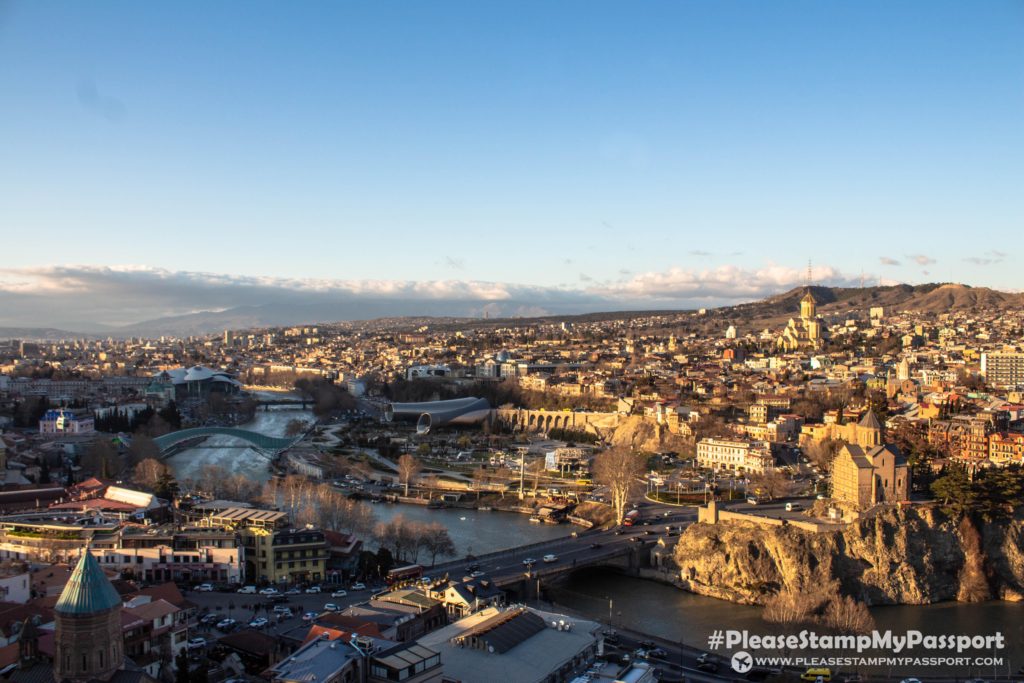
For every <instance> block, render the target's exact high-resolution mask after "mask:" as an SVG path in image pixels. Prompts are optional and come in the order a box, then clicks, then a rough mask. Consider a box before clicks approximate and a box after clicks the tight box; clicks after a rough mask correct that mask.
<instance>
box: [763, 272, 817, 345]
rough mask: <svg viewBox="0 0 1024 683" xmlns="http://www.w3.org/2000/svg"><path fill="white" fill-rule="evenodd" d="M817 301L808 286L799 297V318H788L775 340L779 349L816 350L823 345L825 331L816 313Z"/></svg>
mask: <svg viewBox="0 0 1024 683" xmlns="http://www.w3.org/2000/svg"><path fill="white" fill-rule="evenodd" d="M817 305H818V302H817V301H815V299H814V295H813V294H811V289H810V287H808V288H807V291H806V293H804V296H803V298H802V299H800V319H799V320H794V319H793V318H790V319H789V324H787V325H786V329H784V330H783V331H782V334H780V335H779V336H778V338H777V339H776V340H775V345H776V346H777V347H778V348H779V350H781V351H800V350H804V349H806V350H811V351H817V350H819V349H821V348H822V347H823V346H824V345H825V332H824V329H823V327H822V321H821V318H820V316H818V314H817Z"/></svg>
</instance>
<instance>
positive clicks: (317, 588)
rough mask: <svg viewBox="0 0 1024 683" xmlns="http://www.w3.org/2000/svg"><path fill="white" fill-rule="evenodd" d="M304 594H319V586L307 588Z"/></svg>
mask: <svg viewBox="0 0 1024 683" xmlns="http://www.w3.org/2000/svg"><path fill="white" fill-rule="evenodd" d="M306 592H307V593H319V592H320V586H310V587H309V588H307V589H306Z"/></svg>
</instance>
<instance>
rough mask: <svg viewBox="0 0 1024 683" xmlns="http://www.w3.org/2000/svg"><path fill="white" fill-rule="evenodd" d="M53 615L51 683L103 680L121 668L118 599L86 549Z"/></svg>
mask: <svg viewBox="0 0 1024 683" xmlns="http://www.w3.org/2000/svg"><path fill="white" fill-rule="evenodd" d="M54 616H55V618H56V622H57V631H56V640H55V644H56V648H55V653H54V658H53V678H54V680H55V681H57V683H62V682H63V681H72V682H73V683H78V682H79V681H91V680H101V681H106V680H109V679H110V677H111V676H113V675H114V673H115V672H116V671H117V670H118V669H120V668H121V666H122V665H123V664H124V633H123V631H122V628H121V596H120V595H118V593H117V590H115V589H114V586H113V584H111V583H110V581H109V579H107V577H106V575H105V574H104V573H103V570H102V569H100V565H99V562H97V561H96V558H95V557H93V556H92V553H91V552H90V551H89V548H85V549H84V550H83V551H82V557H81V559H79V560H78V565H77V566H76V567H75V570H74V571H73V572H72V573H71V578H70V579H69V580H68V584H67V586H65V587H64V592H63V593H61V594H60V598H59V599H58V600H57V604H56V605H54Z"/></svg>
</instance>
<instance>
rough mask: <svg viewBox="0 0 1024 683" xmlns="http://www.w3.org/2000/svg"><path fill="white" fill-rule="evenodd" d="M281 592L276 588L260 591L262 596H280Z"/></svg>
mask: <svg viewBox="0 0 1024 683" xmlns="http://www.w3.org/2000/svg"><path fill="white" fill-rule="evenodd" d="M280 593H281V591H279V590H277V589H276V588H264V589H262V590H260V595H279V594H280Z"/></svg>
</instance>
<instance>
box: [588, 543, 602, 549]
mask: <svg viewBox="0 0 1024 683" xmlns="http://www.w3.org/2000/svg"><path fill="white" fill-rule="evenodd" d="M590 547H591V548H600V547H601V544H600V543H591V544H590Z"/></svg>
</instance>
